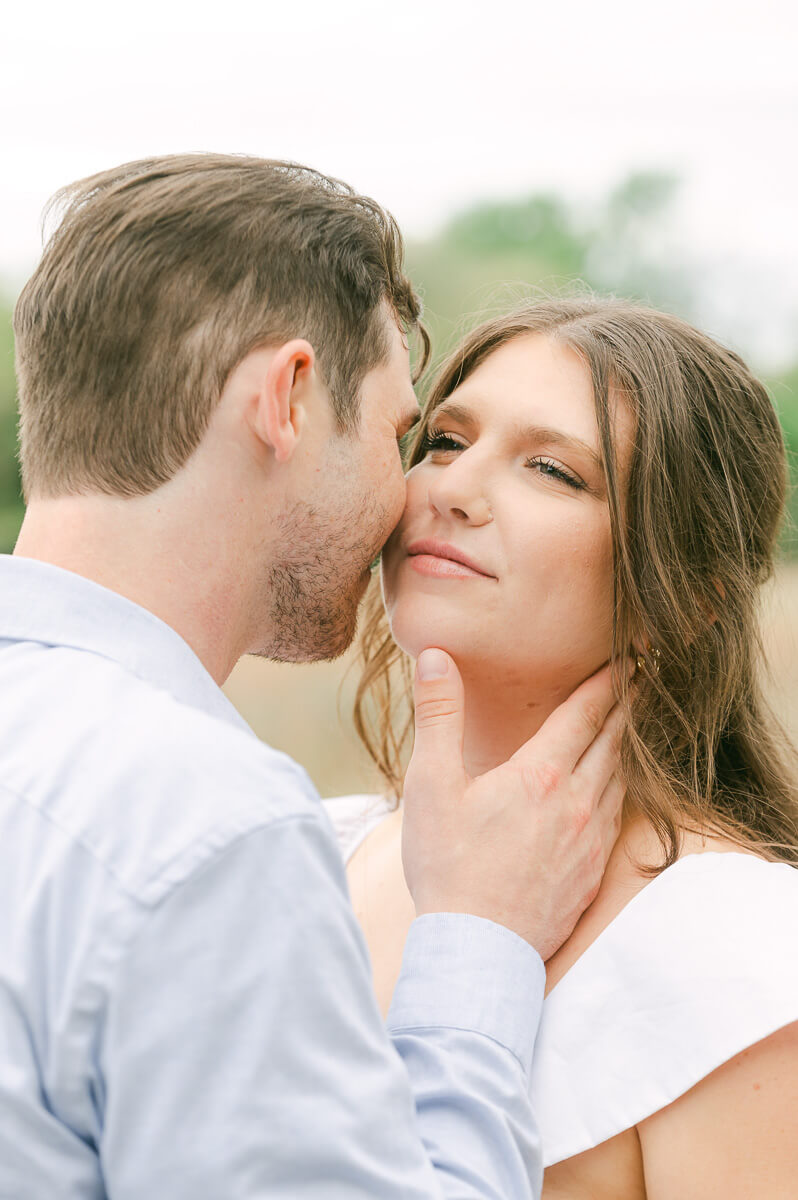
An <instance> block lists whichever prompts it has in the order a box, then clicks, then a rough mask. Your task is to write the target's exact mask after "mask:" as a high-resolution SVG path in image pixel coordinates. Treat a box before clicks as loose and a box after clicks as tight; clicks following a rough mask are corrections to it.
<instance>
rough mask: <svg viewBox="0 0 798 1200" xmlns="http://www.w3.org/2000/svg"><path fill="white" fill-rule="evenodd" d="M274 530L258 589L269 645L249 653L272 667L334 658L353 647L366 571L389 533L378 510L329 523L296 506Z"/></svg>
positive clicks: (311, 510) (331, 518)
mask: <svg viewBox="0 0 798 1200" xmlns="http://www.w3.org/2000/svg"><path fill="white" fill-rule="evenodd" d="M366 521H368V529H367V530H364V529H363V526H364V524H365V523H366ZM280 526H281V534H280V538H279V543H278V545H279V550H278V555H277V560H276V561H274V560H273V561H272V563H271V564H270V566H269V570H268V582H267V584H266V586H267V588H268V593H269V622H270V626H271V629H272V631H273V633H272V639H271V643H270V644H269V645H267V646H263V647H262V648H261V649H259V650H257V651H256V654H257V655H258V657H261V658H269V659H272V660H273V661H275V662H320V661H329V660H331V659H335V658H338V657H340V655H342V654H343V653H344V652H345V651H346V650H348V649H349V647H350V646H351V644H352V642H353V640H354V637H355V633H356V631H357V615H358V609H359V606H360V602H361V600H362V599H363V596H364V594H365V591H366V587H367V585H368V579H369V567H370V566H371V565H372V564H373V562H374V560H375V558H377V557H378V555H379V553H380V551H381V549H382V545H383V543H384V542H385V541H386V539H387V537H388V535H389V533H390V532H391V530H390V527H387V528H386V524H385V510H384V509H383V508H381V507H378V506H376V505H374V504H371V505H370V512H369V514H368V516H366V515H365V514H364V513H363V511H362V508H361V511H360V512H358V513H356V514H355V513H352V512H348V513H347V514H346V515H343V514H341V516H340V517H339V518H336V516H334V515H333V514H327V515H326V516H322V515H321V514H320V513H319V512H318V511H317V510H316V509H315V508H313V507H312V505H309V504H305V503H304V502H300V503H297V504H295V505H294V506H293V508H291V509H290V510H289V511H288V512H287V513H285V514H284V515H283V516H282V518H281V520H280ZM357 531H359V532H360V533H361V536H360V537H355V534H356V532H357Z"/></svg>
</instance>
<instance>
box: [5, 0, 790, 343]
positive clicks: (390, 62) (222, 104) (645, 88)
mask: <svg viewBox="0 0 798 1200" xmlns="http://www.w3.org/2000/svg"><path fill="white" fill-rule="evenodd" d="M795 13H796V6H795V3H794V0H760V2H759V3H758V4H757V5H756V6H753V5H752V4H751V3H750V0H746V2H745V3H742V2H740V0H725V2H724V3H722V4H720V3H718V4H715V3H707V2H706V0H668V3H667V4H664V5H646V4H644V3H641V2H640V0H603V2H602V3H601V4H597V3H595V0H590V2H585V0H580V2H578V3H573V2H572V3H570V4H565V3H562V2H561V3H557V4H555V3H554V2H553V0H547V3H546V4H536V3H533V2H530V0H525V2H523V3H521V2H513V3H511V2H509V0H483V2H482V3H474V0H457V2H451V0H439V2H437V3H436V2H435V0H426V3H421V2H419V0H412V2H411V3H405V4H401V5H400V4H394V5H384V4H381V3H379V2H377V0H368V2H367V0H324V2H321V0H306V2H305V3H304V4H301V3H296V0H292V2H291V3H284V4H281V5H279V6H278V5H275V4H272V3H269V2H268V0H265V2H264V0H261V2H260V3H248V2H246V0H244V2H240V0H238V2H232V3H225V4H219V3H214V4H210V3H206V2H204V0H194V2H193V3H187V2H186V0H174V2H173V3H169V2H168V0H164V2H163V3H160V4H158V3H154V2H153V0H141V2H137V3H136V4H135V5H128V6H125V7H124V8H123V7H121V6H117V7H116V8H114V7H112V6H111V5H109V4H108V3H107V0H106V2H104V3H102V4H99V3H96V4H93V3H84V4H81V3H72V4H70V5H68V6H64V5H61V6H59V7H58V8H56V7H55V6H54V5H53V6H52V9H51V10H49V9H48V7H47V6H46V5H45V6H37V7H36V8H32V9H31V14H30V15H28V14H26V13H18V14H16V15H14V16H13V17H11V18H7V17H4V27H3V42H2V48H0V99H1V100H2V106H3V107H2V111H3V114H4V129H3V134H2V138H3V143H2V147H3V164H4V168H3V178H2V187H1V188H0V278H3V279H5V280H6V281H7V289H8V290H11V291H13V290H14V288H15V287H16V286H17V285H18V283H19V282H20V280H21V279H23V278H24V276H25V274H26V273H27V271H28V270H29V269H30V267H31V266H32V265H33V263H34V262H35V260H36V256H37V254H38V251H39V248H40V225H39V222H40V215H41V210H42V208H43V206H44V204H45V202H46V200H47V198H48V197H49V196H50V194H51V193H52V192H53V191H54V190H55V189H56V188H57V187H59V186H60V185H61V184H63V183H66V182H68V181H70V180H72V179H75V178H78V177H80V176H81V175H85V174H88V173H90V172H91V171H94V170H98V169H100V168H103V167H106V166H109V165H112V164H114V163H118V162H122V161H125V160H127V159H131V158H138V157H143V156H147V155H150V154H154V153H162V152H168V151H175V150H224V151H243V152H250V153H254V154H263V155H268V156H277V157H288V158H293V159H297V160H300V161H304V162H308V163H310V164H312V165H313V166H318V167H320V168H322V169H323V170H326V171H328V172H331V173H333V174H336V175H339V176H341V177H343V178H345V179H347V180H349V181H350V182H351V183H353V184H355V185H356V186H357V187H358V188H360V189H361V190H364V191H367V192H370V193H371V194H373V195H374V196H376V197H377V199H379V200H380V201H382V202H383V203H384V204H386V205H387V206H388V207H389V208H391V209H392V210H393V212H394V213H395V215H396V216H397V217H398V219H399V221H400V223H401V224H402V225H403V226H404V228H405V230H406V232H407V233H408V234H410V235H415V236H423V235H425V234H427V233H429V232H432V231H434V229H435V228H436V226H438V225H439V224H440V223H441V221H443V220H444V219H445V218H446V216H447V215H448V214H450V213H451V212H452V211H453V210H455V209H457V208H459V207H462V206H463V205H464V204H468V203H471V202H473V201H474V200H477V199H481V198H485V197H489V196H520V195H524V194H526V193H529V192H532V191H536V190H540V189H545V188H551V187H555V188H560V189H562V190H563V191H564V192H566V193H568V194H570V195H572V196H573V197H574V198H576V199H578V200H585V201H589V200H590V199H591V197H594V196H597V195H599V194H600V193H601V191H602V190H603V189H605V188H606V187H608V186H610V185H611V184H612V183H613V182H615V181H616V180H617V179H618V178H619V177H621V176H622V175H623V174H624V173H625V172H627V171H629V170H632V169H641V168H642V169H646V168H657V169H667V170H674V171H676V172H678V173H680V174H681V175H682V176H683V178H684V179H685V187H684V189H683V191H682V195H681V200H680V205H679V210H678V214H677V216H678V221H679V228H680V230H683V234H684V238H685V244H686V246H689V247H690V249H691V252H692V253H693V254H694V255H695V256H698V257H699V258H701V259H702V260H704V259H705V260H706V261H707V263H708V264H710V265H711V268H712V270H714V271H715V272H716V275H717V279H718V280H719V281H720V282H719V284H718V285H717V287H716V291H717V293H718V294H717V297H716V300H717V305H716V307H717V311H718V313H719V314H720V316H719V317H718V320H720V321H721V323H722V322H723V320H726V319H727V318H728V321H729V322H730V326H733V325H734V322H735V320H736V319H737V318H739V321H738V323H740V324H741V325H742V326H746V324H751V323H753V324H754V325H756V331H755V333H756V337H755V339H754V340H755V341H757V345H758V346H759V347H760V350H761V353H762V354H764V355H765V356H766V357H767V356H768V355H769V356H770V357H771V358H773V357H779V356H781V357H783V358H793V359H795V358H798V220H796V208H797V207H798V205H796V194H797V193H798V166H797V165H796V146H797V145H798V71H797V70H796V64H797V63H798V38H797V37H796V33H797V32H798V18H797V17H796V15H795ZM222 25H223V26H224V27H222ZM724 312H726V314H727V317H724V316H723V313H724Z"/></svg>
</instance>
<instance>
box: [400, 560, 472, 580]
mask: <svg viewBox="0 0 798 1200" xmlns="http://www.w3.org/2000/svg"><path fill="white" fill-rule="evenodd" d="M407 561H408V562H409V563H410V566H411V567H412V569H413V570H414V571H418V573H419V575H432V576H434V577H436V578H438V579H491V578H492V576H490V575H484V574H483V573H482V571H473V570H472V569H471V567H467V566H466V565H465V563H461V562H455V561H454V560H453V559H451V558H439V557H438V556H437V555H436V554H411V555H409V556H408V559H407Z"/></svg>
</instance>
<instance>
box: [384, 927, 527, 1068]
mask: <svg viewBox="0 0 798 1200" xmlns="http://www.w3.org/2000/svg"><path fill="white" fill-rule="evenodd" d="M545 983H546V969H545V967H544V966H543V960H542V959H541V957H540V955H539V954H538V952H537V951H536V950H535V949H534V948H533V947H532V946H530V945H529V943H528V942H525V941H524V939H523V938H521V937H519V936H518V934H516V933H513V932H512V930H510V929H507V928H505V926H504V925H497V924H496V923H495V922H493V921H488V920H485V918H483V917H474V916H470V915H468V914H466V913H428V914H426V915H425V916H423V917H417V918H416V920H415V921H414V922H413V924H412V925H411V926H410V932H409V933H408V935H407V941H406V942H405V951H404V958H403V960H402V970H401V973H400V975H399V979H398V981H397V984H396V988H395V990H394V994H393V1002H392V1004H391V1008H390V1011H389V1013H388V1019H387V1027H388V1032H389V1033H398V1032H400V1031H402V1030H408V1029H419V1028H430V1027H436V1026H437V1027H442V1028H448V1029H462V1030H467V1031H471V1032H473V1033H479V1034H482V1035H483V1036H484V1037H489V1038H492V1039H493V1041H495V1042H498V1043H499V1044H500V1045H502V1046H504V1047H505V1048H506V1049H507V1050H509V1051H510V1052H511V1053H512V1054H514V1055H515V1057H516V1058H517V1059H518V1061H519V1062H520V1063H521V1066H522V1067H523V1069H524V1071H526V1072H528V1071H529V1069H530V1067H531V1065H532V1054H533V1052H534V1048H535V1038H536V1037H537V1032H538V1026H539V1025H540V1017H541V1013H542V1010H543V992H544V988H545Z"/></svg>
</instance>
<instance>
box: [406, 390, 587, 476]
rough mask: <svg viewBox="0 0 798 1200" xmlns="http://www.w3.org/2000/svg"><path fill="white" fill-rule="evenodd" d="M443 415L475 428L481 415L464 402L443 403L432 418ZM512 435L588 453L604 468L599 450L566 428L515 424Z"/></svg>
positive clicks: (516, 437)
mask: <svg viewBox="0 0 798 1200" xmlns="http://www.w3.org/2000/svg"><path fill="white" fill-rule="evenodd" d="M441 417H444V418H448V419H449V420H450V421H456V422H457V423H458V425H464V426H466V427H467V428H472V429H473V428H474V427H475V426H477V425H479V417H478V416H477V414H476V413H474V411H473V410H472V409H470V408H467V407H466V406H465V405H464V404H457V403H456V402H455V403H452V404H446V403H444V404H441V405H439V407H438V408H436V409H435V411H434V412H433V414H432V416H431V418H430V419H431V420H432V421H435V419H436V418H437V419H440V418H441ZM510 436H511V437H512V438H513V439H514V440H515V441H518V442H544V443H545V444H546V445H554V446H563V447H564V448H565V449H568V450H576V451H578V452H579V453H581V454H585V455H587V457H588V458H589V459H590V461H591V462H592V463H593V465H594V466H595V467H596V469H597V470H598V471H603V470H604V462H603V459H602V457H601V455H600V454H599V453H598V451H597V450H596V449H595V448H594V447H593V446H591V445H590V443H589V442H585V441H583V440H582V438H578V437H575V436H574V435H573V434H572V433H566V432H565V430H564V429H554V428H552V426H550V425H525V424H520V423H517V424H513V425H512V426H511V427H510Z"/></svg>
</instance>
